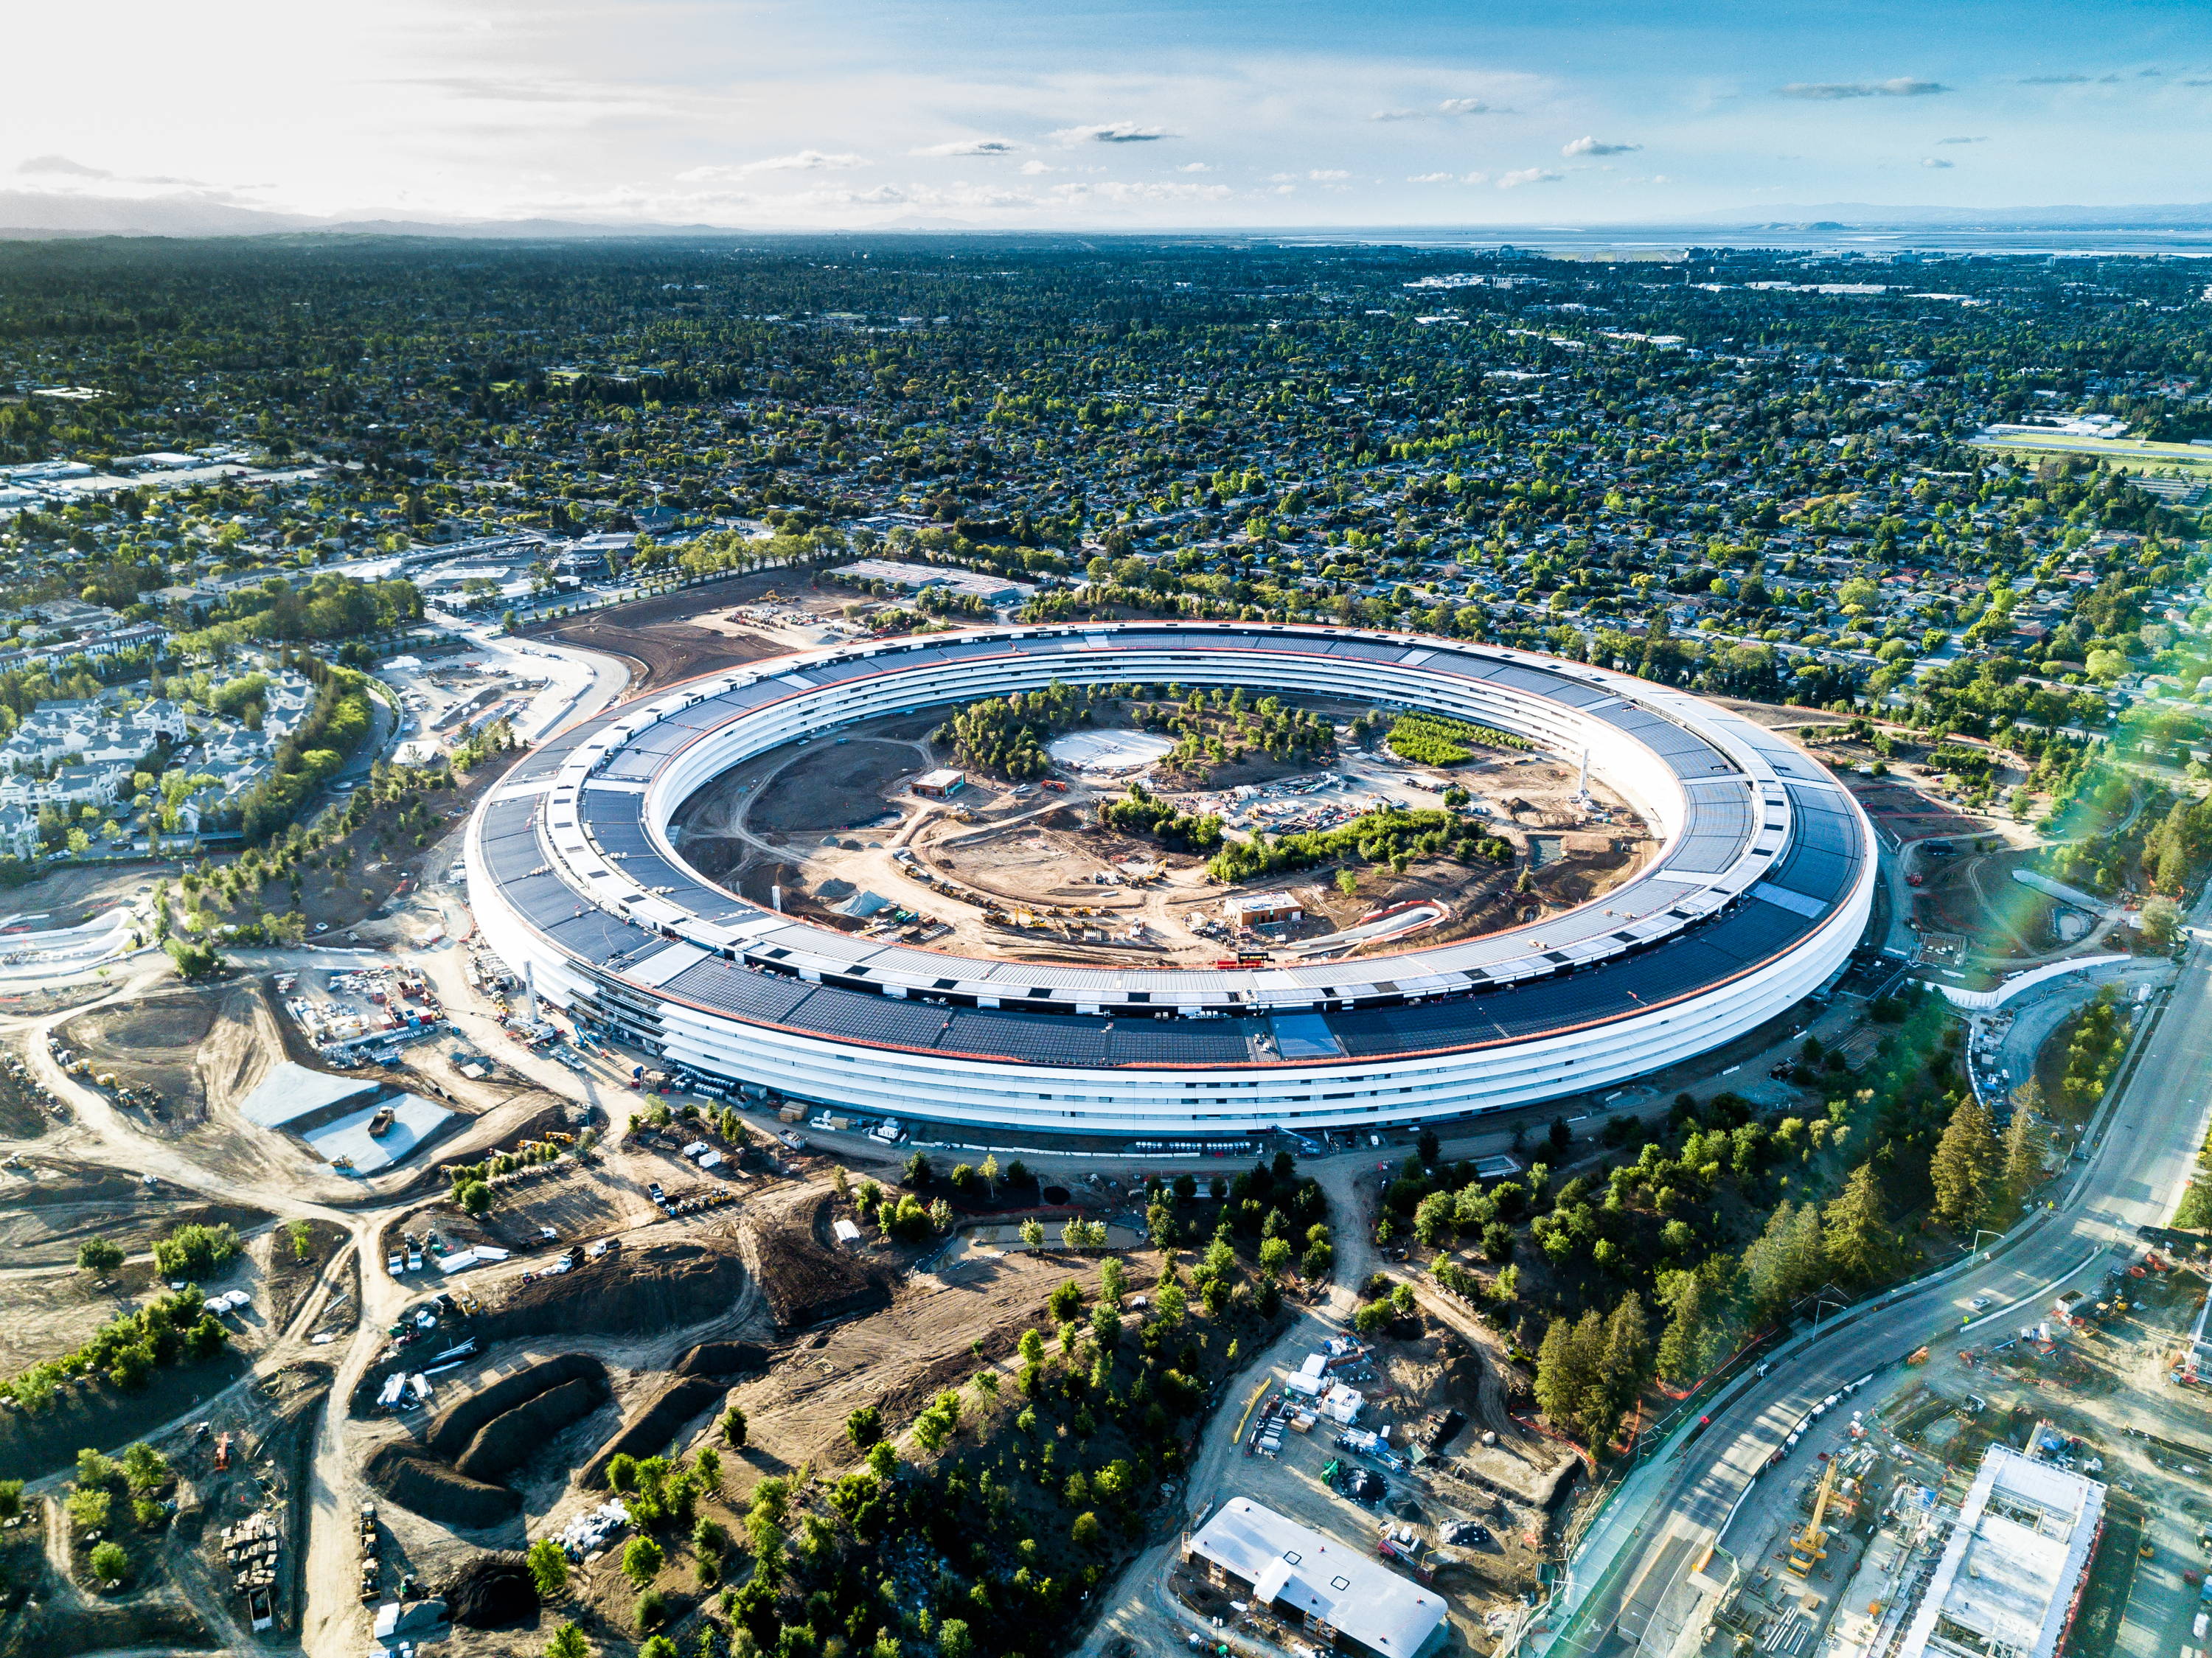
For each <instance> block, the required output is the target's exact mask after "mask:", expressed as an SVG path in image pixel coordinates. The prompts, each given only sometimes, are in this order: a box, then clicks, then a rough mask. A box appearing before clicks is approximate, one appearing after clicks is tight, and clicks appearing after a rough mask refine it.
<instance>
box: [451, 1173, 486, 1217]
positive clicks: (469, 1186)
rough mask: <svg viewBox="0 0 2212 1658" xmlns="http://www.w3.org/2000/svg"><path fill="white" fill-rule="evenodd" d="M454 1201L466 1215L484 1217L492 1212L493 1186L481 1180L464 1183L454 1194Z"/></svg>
mask: <svg viewBox="0 0 2212 1658" xmlns="http://www.w3.org/2000/svg"><path fill="white" fill-rule="evenodd" d="M453 1201H454V1202H455V1203H457V1204H459V1205H460V1206H461V1210H462V1212H464V1213H465V1214H470V1215H475V1216H478V1217H482V1216H483V1215H486V1214H489V1212H491V1186H490V1184H489V1182H488V1181H480V1180H472V1181H462V1182H461V1184H460V1186H459V1187H457V1188H456V1189H455V1191H454V1193H453Z"/></svg>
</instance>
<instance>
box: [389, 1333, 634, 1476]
mask: <svg viewBox="0 0 2212 1658" xmlns="http://www.w3.org/2000/svg"><path fill="white" fill-rule="evenodd" d="M586 1377H589V1378H592V1379H593V1380H596V1381H597V1382H599V1384H600V1385H601V1386H602V1387H604V1386H605V1384H606V1379H607V1368H606V1366H605V1365H604V1364H602V1363H599V1360H597V1359H596V1358H592V1357H589V1356H588V1355H586V1354H584V1353H561V1354H558V1355H556V1357H552V1358H548V1359H541V1360H540V1361H539V1362H538V1363H535V1364H529V1365H525V1366H524V1367H523V1368H522V1369H521V1370H516V1371H514V1372H513V1374H512V1375H509V1376H501V1378H500V1379H499V1380H498V1381H496V1382H493V1383H492V1384H491V1386H490V1387H489V1388H483V1389H482V1390H481V1391H479V1392H477V1393H473V1394H470V1395H469V1396H468V1397H467V1398H466V1399H464V1400H460V1401H459V1402H458V1403H456V1404H453V1405H449V1406H447V1407H446V1408H445V1409H444V1410H442V1411H441V1412H438V1414H437V1415H436V1416H435V1417H433V1418H430V1425H429V1426H428V1428H427V1429H425V1430H423V1434H422V1447H423V1448H424V1449H425V1450H427V1451H428V1452H429V1453H430V1454H431V1455H433V1456H441V1457H444V1458H445V1459H447V1461H459V1459H460V1457H461V1455H462V1453H464V1452H465V1451H466V1450H467V1449H468V1448H469V1444H470V1442H471V1441H472V1440H474V1439H475V1438H476V1436H477V1435H478V1434H479V1433H481V1432H483V1430H484V1429H485V1428H486V1427H488V1426H489V1424H491V1422H492V1421H493V1419H494V1418H497V1417H500V1416H503V1415H505V1414H506V1413H507V1412H509V1411H511V1410H513V1408H514V1407H515V1406H518V1405H520V1404H521V1403H522V1402H523V1401H524V1400H529V1399H534V1398H536V1397H537V1396H538V1394H542V1393H544V1392H546V1391H547V1390H548V1389H549V1388H557V1387H559V1386H560V1385H561V1384H562V1382H574V1381H578V1380H580V1379H583V1378H586Z"/></svg>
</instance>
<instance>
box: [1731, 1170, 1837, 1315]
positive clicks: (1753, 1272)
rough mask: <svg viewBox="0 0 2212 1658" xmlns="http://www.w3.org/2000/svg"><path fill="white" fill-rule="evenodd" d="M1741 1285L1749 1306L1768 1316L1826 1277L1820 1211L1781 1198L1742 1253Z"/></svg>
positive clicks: (1814, 1286)
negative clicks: (1762, 1226)
mask: <svg viewBox="0 0 2212 1658" xmlns="http://www.w3.org/2000/svg"><path fill="white" fill-rule="evenodd" d="M1743 1270H1744V1278H1745V1288H1746V1291H1747V1293H1748V1294H1749V1296H1750V1297H1751V1304H1752V1307H1753V1310H1754V1311H1756V1312H1757V1313H1758V1314H1759V1316H1760V1317H1762V1318H1772V1317H1774V1316H1775V1315H1778V1314H1779V1313H1780V1312H1781V1311H1782V1309H1784V1308H1785V1307H1787V1306H1788V1305H1789V1304H1790V1303H1791V1302H1793V1301H1795V1300H1796V1299H1797V1297H1800V1296H1802V1295H1803V1294H1804V1293H1805V1292H1806V1291H1808V1290H1813V1289H1817V1288H1818V1287H1819V1286H1820V1282H1821V1280H1822V1279H1824V1278H1826V1277H1827V1275H1828V1255H1827V1248H1826V1242H1824V1240H1823V1239H1822V1237H1821V1236H1820V1211H1819V1210H1818V1209H1817V1208H1815V1207H1814V1206H1813V1205H1811V1204H1809V1203H1808V1204H1805V1205H1803V1206H1799V1205H1796V1204H1793V1203H1791V1202H1790V1200H1789V1199H1786V1198H1785V1199H1783V1201H1782V1203H1781V1204H1780V1206H1778V1207H1777V1208H1776V1210H1775V1212H1773V1213H1772V1214H1771V1215H1770V1216H1769V1217H1767V1221H1766V1230H1765V1231H1763V1232H1761V1233H1760V1234H1759V1236H1758V1237H1757V1238H1755V1239H1753V1241H1752V1242H1751V1244H1750V1246H1749V1247H1748V1248H1746V1249H1745V1250H1744V1252H1743Z"/></svg>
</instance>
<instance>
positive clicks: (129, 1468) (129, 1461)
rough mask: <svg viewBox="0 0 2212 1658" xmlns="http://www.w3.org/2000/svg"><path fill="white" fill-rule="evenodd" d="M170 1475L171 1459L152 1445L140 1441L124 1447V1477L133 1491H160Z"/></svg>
mask: <svg viewBox="0 0 2212 1658" xmlns="http://www.w3.org/2000/svg"><path fill="white" fill-rule="evenodd" d="M168 1477H169V1459H168V1458H167V1457H166V1456H164V1455H161V1452H159V1451H157V1450H155V1448H153V1447H152V1446H151V1445H149V1444H146V1443H145V1442H143V1441H140V1442H136V1443H133V1444H131V1445H128V1446H125V1448H124V1452H123V1478H124V1479H125V1482H126V1483H127V1484H128V1485H130V1487H131V1490H132V1491H158V1490H159V1489H161V1485H162V1484H163V1482H165V1481H166V1480H167V1479H168Z"/></svg>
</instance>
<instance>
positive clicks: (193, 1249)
mask: <svg viewBox="0 0 2212 1658" xmlns="http://www.w3.org/2000/svg"><path fill="white" fill-rule="evenodd" d="M236 1254H238V1229H237V1228H236V1227H234V1226H233V1225H231V1224H230V1223H229V1222H228V1221H225V1222H224V1223H223V1224H222V1225H220V1226H203V1225H201V1224H198V1223H197V1222H193V1223H191V1224H187V1225H184V1226H179V1228H177V1230H175V1231H173V1232H172V1233H170V1234H169V1236H167V1237H165V1238H161V1239H158V1240H156V1241H155V1245H154V1266H155V1269H156V1270H157V1271H159V1272H160V1273H161V1276H162V1277H163V1278H193V1279H197V1280H203V1281H204V1280H205V1279H207V1278H211V1277H213V1276H214V1275H215V1274H216V1272H220V1271H222V1268H223V1267H225V1266H228V1265H229V1264H230V1261H231V1259H232V1257H234V1255H236Z"/></svg>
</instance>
